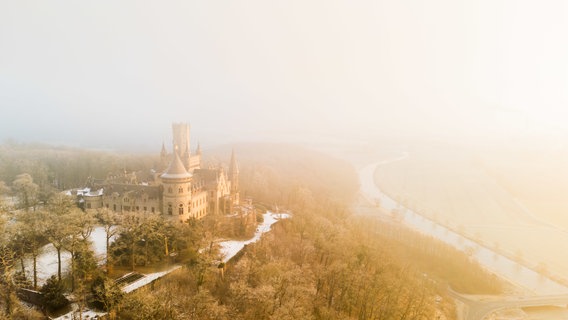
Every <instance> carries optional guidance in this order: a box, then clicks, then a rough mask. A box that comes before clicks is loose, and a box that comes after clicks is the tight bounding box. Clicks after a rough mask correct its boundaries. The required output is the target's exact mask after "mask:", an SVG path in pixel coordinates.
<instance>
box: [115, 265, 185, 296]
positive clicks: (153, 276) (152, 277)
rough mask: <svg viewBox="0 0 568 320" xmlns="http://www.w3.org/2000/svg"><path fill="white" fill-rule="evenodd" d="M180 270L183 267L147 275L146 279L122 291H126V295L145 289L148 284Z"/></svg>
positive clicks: (139, 280)
mask: <svg viewBox="0 0 568 320" xmlns="http://www.w3.org/2000/svg"><path fill="white" fill-rule="evenodd" d="M179 268H181V266H175V267H173V268H171V269H168V270H166V271H162V272H155V273H149V274H146V275H144V277H142V278H140V279H138V280H136V281H134V282H132V283H131V284H129V285H127V286H124V287H123V288H122V291H124V292H125V293H129V292H132V291H134V290H136V289H138V288H141V287H143V286H145V285H147V284H150V283H151V282H152V281H154V280H156V279H159V278H161V277H163V276H165V275H166V274H168V273H170V272H172V271H174V270H177V269H179Z"/></svg>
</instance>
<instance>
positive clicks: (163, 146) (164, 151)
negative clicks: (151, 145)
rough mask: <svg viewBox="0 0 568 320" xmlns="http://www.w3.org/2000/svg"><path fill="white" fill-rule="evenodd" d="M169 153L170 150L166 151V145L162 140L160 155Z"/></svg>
mask: <svg viewBox="0 0 568 320" xmlns="http://www.w3.org/2000/svg"><path fill="white" fill-rule="evenodd" d="M167 155H168V151H166V145H165V144H164V142H163V141H162V151H161V152H160V156H162V157H166V156H167Z"/></svg>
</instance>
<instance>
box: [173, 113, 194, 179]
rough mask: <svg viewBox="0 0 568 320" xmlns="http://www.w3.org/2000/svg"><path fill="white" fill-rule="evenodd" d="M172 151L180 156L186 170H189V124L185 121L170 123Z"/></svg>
mask: <svg viewBox="0 0 568 320" xmlns="http://www.w3.org/2000/svg"><path fill="white" fill-rule="evenodd" d="M172 134H173V144H174V152H175V153H177V155H178V156H179V157H180V159H181V161H182V163H183V165H184V166H185V169H186V170H189V159H190V157H191V152H190V149H189V147H190V139H189V124H187V123H173V124H172Z"/></svg>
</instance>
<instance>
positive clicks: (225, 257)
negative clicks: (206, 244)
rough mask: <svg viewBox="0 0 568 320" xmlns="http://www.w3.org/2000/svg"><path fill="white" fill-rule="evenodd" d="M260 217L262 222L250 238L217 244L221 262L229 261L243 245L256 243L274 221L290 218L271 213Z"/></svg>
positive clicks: (288, 215)
mask: <svg viewBox="0 0 568 320" xmlns="http://www.w3.org/2000/svg"><path fill="white" fill-rule="evenodd" d="M262 216H263V217H264V221H263V222H262V223H261V224H260V225H259V226H258V227H257V228H256V232H255V234H254V236H253V237H252V238H250V239H248V240H242V241H237V240H227V241H221V242H219V246H220V247H221V248H220V249H221V256H222V261H223V262H227V261H229V260H230V259H231V258H232V257H234V256H235V255H236V254H237V253H238V252H239V251H241V250H242V249H243V248H244V247H245V245H247V244H250V243H254V242H257V241H258V240H259V239H260V237H261V236H262V234H263V233H265V232H268V231H270V228H271V227H272V225H273V224H274V223H276V221H278V220H280V219H287V218H289V217H290V214H288V213H273V212H270V211H268V212H266V213H265V214H263V215H262Z"/></svg>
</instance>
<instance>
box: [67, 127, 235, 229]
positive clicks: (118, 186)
mask: <svg viewBox="0 0 568 320" xmlns="http://www.w3.org/2000/svg"><path fill="white" fill-rule="evenodd" d="M172 129H173V150H172V152H171V153H168V152H167V150H166V147H165V145H164V144H162V150H161V153H160V164H159V168H157V169H155V170H153V172H152V174H151V175H150V176H149V179H148V181H145V182H143V183H140V182H138V177H137V175H136V174H135V173H124V174H121V175H115V176H109V177H107V179H105V180H91V181H89V183H88V185H89V187H88V188H85V189H83V190H75V191H74V193H75V194H76V195H77V196H78V197H79V201H80V202H81V203H82V204H83V206H84V208H85V209H86V210H92V209H98V208H108V209H111V210H113V211H115V212H142V213H156V214H157V213H161V214H163V215H166V216H171V217H176V218H177V219H178V220H179V221H181V222H185V221H187V220H189V219H190V218H196V219H200V218H202V217H204V216H206V215H208V214H227V213H232V212H234V211H235V210H236V208H237V206H239V202H240V199H239V182H238V180H239V169H238V166H237V161H236V158H235V153H234V151H233V153H232V154H231V163H230V165H229V170H228V172H226V171H225V169H224V168H223V167H222V166H218V167H216V168H208V169H205V168H202V166H201V165H202V159H201V157H202V153H201V147H200V146H198V147H197V149H196V151H195V154H192V152H191V149H190V135H189V132H190V130H189V129H190V128H189V125H188V124H186V123H174V124H173V125H172Z"/></svg>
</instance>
